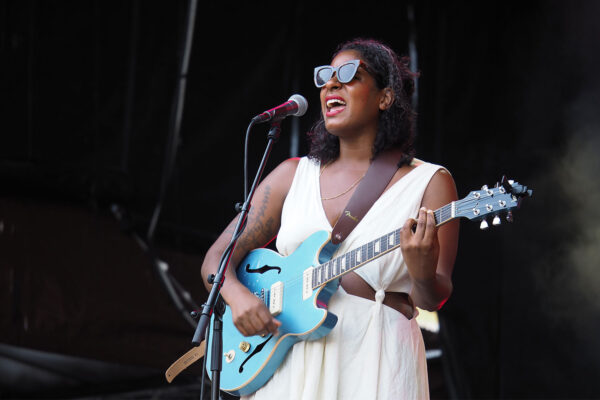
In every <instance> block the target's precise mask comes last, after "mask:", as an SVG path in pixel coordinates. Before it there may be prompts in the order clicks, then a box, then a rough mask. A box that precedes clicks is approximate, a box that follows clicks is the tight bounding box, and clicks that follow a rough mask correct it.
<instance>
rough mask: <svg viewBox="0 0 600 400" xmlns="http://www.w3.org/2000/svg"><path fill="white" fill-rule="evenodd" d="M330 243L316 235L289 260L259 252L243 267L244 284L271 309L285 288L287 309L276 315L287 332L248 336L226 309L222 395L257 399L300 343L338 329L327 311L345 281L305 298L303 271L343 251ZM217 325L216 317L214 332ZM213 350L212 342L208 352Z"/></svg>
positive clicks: (324, 234)
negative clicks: (274, 289) (273, 297)
mask: <svg viewBox="0 0 600 400" xmlns="http://www.w3.org/2000/svg"><path fill="white" fill-rule="evenodd" d="M329 238H330V235H329V233H328V232H327V231H319V232H315V233H314V234H312V235H311V236H310V237H309V238H308V239H306V240H305V241H304V242H303V243H302V244H301V245H300V246H299V247H298V248H297V249H296V251H295V252H294V253H293V254H291V255H289V256H288V257H283V256H281V255H279V254H278V253H276V252H274V251H271V250H268V249H256V250H253V251H251V252H250V253H248V255H247V256H246V258H244V260H243V261H242V262H241V263H240V265H239V267H238V270H237V277H238V279H239V280H240V282H242V283H243V284H244V285H245V286H246V287H247V288H248V289H249V290H250V291H251V292H253V293H255V294H256V295H257V296H258V297H259V298H263V299H264V300H265V303H266V304H267V305H268V296H269V291H270V288H271V285H272V284H273V283H275V282H279V281H281V282H284V287H283V303H282V306H283V308H282V311H281V313H279V314H278V315H276V318H277V320H279V321H280V322H281V327H280V328H279V335H278V336H273V335H267V336H265V337H261V336H250V337H246V336H243V335H242V334H241V333H240V332H239V331H238V330H237V328H236V327H235V325H234V324H233V321H232V317H231V310H230V308H229V307H226V311H225V314H224V315H223V353H224V354H220V355H218V356H220V357H223V370H222V372H221V390H224V391H226V392H229V393H232V394H235V395H238V396H241V395H246V394H250V393H253V392H254V391H256V390H258V389H259V388H260V387H261V386H262V385H264V384H265V382H266V381H267V380H269V378H270V377H271V376H272V375H273V373H274V372H275V370H276V369H277V367H278V366H279V365H280V364H281V362H282V361H283V359H284V357H285V355H286V354H287V352H288V350H289V349H290V348H291V347H292V346H293V345H294V344H295V343H296V342H298V341H300V340H314V339H318V338H321V337H323V336H325V335H327V334H328V333H329V332H330V331H331V329H332V328H333V327H334V326H335V324H336V323H337V317H336V316H335V315H334V314H332V313H330V312H328V311H327V303H328V302H329V299H330V298H331V296H332V295H333V293H334V292H335V291H336V290H337V288H338V286H339V279H335V280H333V281H331V282H329V283H327V284H326V285H324V286H321V287H319V288H318V289H316V290H314V291H312V295H311V296H310V297H308V298H307V299H305V300H303V293H302V288H303V287H302V274H303V271H304V270H305V269H307V268H309V267H311V266H317V265H318V264H321V263H324V262H326V261H328V260H329V259H330V258H331V256H332V255H333V252H334V251H335V249H336V248H337V246H336V245H333V244H332V243H331V242H329ZM213 321H214V317H213V320H212V321H211V326H210V329H212V322H213ZM210 332H212V330H211V331H210ZM245 343H247V344H249V348H248V349H247V351H246V352H244V351H243V350H242V349H241V348H240V347H242V348H243V347H244V344H245ZM211 347H212V337H210V338H209V342H208V346H207V349H211ZM210 353H211V352H210V351H208V352H207V357H208V358H207V362H208V364H207V365H210V363H211V357H212V356H214V355H213V354H210ZM227 354H229V355H228V356H227Z"/></svg>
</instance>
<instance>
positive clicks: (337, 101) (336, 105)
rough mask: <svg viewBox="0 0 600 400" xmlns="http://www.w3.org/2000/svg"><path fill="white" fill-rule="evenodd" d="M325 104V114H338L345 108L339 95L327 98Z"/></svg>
mask: <svg viewBox="0 0 600 400" xmlns="http://www.w3.org/2000/svg"><path fill="white" fill-rule="evenodd" d="M325 104H326V106H327V116H328V117H330V116H332V115H335V114H338V113H340V112H342V111H344V109H345V108H346V102H345V101H344V100H343V99H342V98H339V97H333V98H330V99H328V100H327V102H326V103H325Z"/></svg>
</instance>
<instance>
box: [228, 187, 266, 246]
mask: <svg viewBox="0 0 600 400" xmlns="http://www.w3.org/2000/svg"><path fill="white" fill-rule="evenodd" d="M270 197H271V187H270V186H269V185H266V186H265V188H264V192H263V198H262V202H261V203H260V204H259V205H258V207H256V206H253V207H252V208H251V209H250V213H249V215H248V223H247V224H246V228H245V230H244V233H243V234H242V236H241V237H240V239H239V241H238V244H237V250H238V251H241V252H243V253H246V252H248V251H250V250H253V249H254V248H256V247H258V246H262V245H264V244H265V243H267V242H268V241H269V240H270V239H272V236H274V235H275V234H276V232H274V231H275V230H276V229H277V223H278V222H277V219H276V218H274V217H273V216H267V215H265V214H266V210H267V206H268V203H269V201H270ZM236 221H237V220H236ZM236 221H234V222H233V223H231V224H229V226H228V227H227V229H226V230H225V232H226V233H229V234H233V230H234V228H235V224H236Z"/></svg>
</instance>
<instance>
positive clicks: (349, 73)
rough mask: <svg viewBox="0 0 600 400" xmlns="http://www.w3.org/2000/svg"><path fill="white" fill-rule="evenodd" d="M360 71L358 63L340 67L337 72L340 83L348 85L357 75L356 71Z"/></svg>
mask: <svg viewBox="0 0 600 400" xmlns="http://www.w3.org/2000/svg"><path fill="white" fill-rule="evenodd" d="M357 69H358V65H357V63H347V64H344V65H340V67H339V69H338V71H337V77H338V81H340V82H342V83H348V82H350V81H351V80H352V78H354V75H356V70H357Z"/></svg>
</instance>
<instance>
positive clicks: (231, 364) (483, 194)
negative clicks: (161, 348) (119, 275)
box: [207, 177, 532, 396]
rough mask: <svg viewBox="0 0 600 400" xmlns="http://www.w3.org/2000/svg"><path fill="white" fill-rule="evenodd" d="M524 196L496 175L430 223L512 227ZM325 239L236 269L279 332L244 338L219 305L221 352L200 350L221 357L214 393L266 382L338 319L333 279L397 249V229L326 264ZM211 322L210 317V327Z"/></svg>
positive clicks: (258, 256)
mask: <svg viewBox="0 0 600 400" xmlns="http://www.w3.org/2000/svg"><path fill="white" fill-rule="evenodd" d="M531 195H532V190H530V189H528V188H527V187H526V186H522V185H520V184H518V183H517V182H513V181H508V180H506V178H504V177H503V178H502V181H501V183H499V184H496V187H494V188H488V187H487V186H484V187H483V188H482V189H481V190H476V191H472V192H470V193H469V195H468V196H466V197H465V198H463V199H462V200H457V201H453V202H452V203H450V204H447V205H445V206H444V207H442V208H440V209H438V210H436V211H434V216H435V220H436V225H437V226H440V225H442V224H444V223H446V222H449V221H451V220H453V219H456V218H467V219H470V220H476V221H481V226H480V227H481V229H487V228H488V226H489V225H488V222H487V218H488V217H491V218H492V224H493V225H498V224H499V223H500V216H501V215H503V216H504V215H506V217H507V220H509V221H512V210H513V209H514V208H517V207H518V206H519V205H520V202H521V200H522V199H523V198H524V197H527V196H531ZM329 239H330V233H329V232H327V231H319V232H315V233H314V234H312V235H311V236H309V237H308V238H307V239H306V240H305V241H304V242H302V244H301V245H300V246H299V247H298V248H297V249H296V250H295V251H294V253H292V254H290V255H289V256H287V257H283V256H281V255H279V254H278V253H276V252H274V251H271V250H268V249H256V250H253V251H251V252H250V253H248V255H247V256H246V257H245V258H244V259H243V260H242V262H241V263H240V265H239V266H238V269H237V277H238V279H239V280H240V282H242V283H243V284H244V285H245V286H246V287H247V288H248V289H249V290H250V291H251V292H253V293H254V294H255V295H256V296H257V297H259V298H260V299H261V300H262V301H264V303H265V304H266V305H267V307H268V308H269V311H270V312H271V314H272V315H274V316H276V317H277V319H278V320H279V321H280V322H281V326H280V328H279V334H278V335H277V336H274V335H271V334H269V335H266V336H258V335H257V336H250V337H246V336H243V335H242V334H241V333H240V332H239V331H238V330H237V328H236V327H235V325H234V324H233V321H232V317H231V310H230V309H229V307H226V310H225V313H224V314H223V354H211V353H212V352H210V351H208V352H207V353H208V354H207V357H208V359H207V362H208V364H207V365H210V363H211V360H212V357H222V361H223V362H222V366H223V369H222V372H221V377H220V381H221V382H220V387H221V390H223V391H226V392H229V393H232V394H235V395H238V396H239V395H247V394H250V393H253V392H254V391H256V390H258V389H259V388H260V387H261V386H262V385H264V384H265V382H267V380H269V378H270V377H271V376H272V375H273V373H274V372H275V370H276V369H277V368H278V366H279V365H280V364H281V362H282V361H283V359H284V357H285V356H286V354H287V352H288V350H289V349H290V348H291V347H292V346H293V345H294V343H296V342H298V341H300V340H314V339H318V338H321V337H323V336H325V335H327V334H328V333H329V332H330V331H331V329H333V327H334V326H335V324H336V322H337V317H336V316H335V315H334V314H333V313H330V312H328V311H327V304H328V302H329V299H330V298H331V296H332V295H333V293H335V291H336V290H337V288H338V286H339V278H340V277H341V276H342V275H344V274H346V273H348V272H350V271H352V270H354V269H356V268H359V267H361V266H363V265H365V264H367V263H368V262H370V261H372V260H374V259H376V258H379V257H381V256H383V255H384V254H386V253H388V252H390V251H393V250H396V249H398V248H400V229H397V230H395V231H393V232H390V233H388V234H387V235H384V236H381V237H379V238H377V239H375V240H372V241H371V242H369V243H366V244H364V245H362V246H360V247H358V248H355V249H353V250H351V251H349V252H347V253H345V254H342V255H339V256H336V257H335V258H333V259H332V255H333V254H334V252H335V250H336V249H337V247H338V246H339V245H334V244H332V243H331V242H330V240H329ZM214 318H215V317H214V315H213V317H212V320H211V325H212V324H213V323H214ZM208 344H209V345H208V347H207V349H210V348H212V337H210V338H209V342H208Z"/></svg>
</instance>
